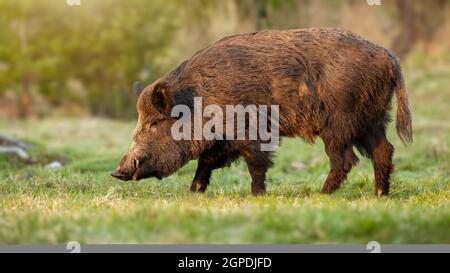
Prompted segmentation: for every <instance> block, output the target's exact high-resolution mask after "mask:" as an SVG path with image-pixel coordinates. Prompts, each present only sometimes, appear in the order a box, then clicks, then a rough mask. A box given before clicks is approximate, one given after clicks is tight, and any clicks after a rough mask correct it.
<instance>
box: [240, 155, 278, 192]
mask: <svg viewBox="0 0 450 273" xmlns="http://www.w3.org/2000/svg"><path fill="white" fill-rule="evenodd" d="M242 156H243V157H244V159H245V162H246V163H247V167H248V170H249V172H250V176H251V177H252V194H253V195H255V196H257V195H263V194H265V193H266V185H265V179H266V172H267V170H268V169H269V168H270V167H271V165H272V161H271V154H270V153H267V152H261V151H256V150H245V151H244V152H242Z"/></svg>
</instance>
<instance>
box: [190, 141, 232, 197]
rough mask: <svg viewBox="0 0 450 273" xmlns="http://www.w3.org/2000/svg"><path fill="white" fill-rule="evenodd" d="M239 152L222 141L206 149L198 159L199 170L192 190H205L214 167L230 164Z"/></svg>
mask: <svg viewBox="0 0 450 273" xmlns="http://www.w3.org/2000/svg"><path fill="white" fill-rule="evenodd" d="M238 157H239V153H238V152H237V151H235V150H233V149H231V148H230V147H228V146H227V145H225V144H224V143H222V142H218V143H217V144H215V145H214V146H213V147H212V148H211V149H209V150H207V151H205V152H204V153H202V154H201V155H200V158H199V159H198V166H197V171H196V172H195V176H194V181H192V184H191V192H205V191H206V188H207V187H208V185H209V180H210V178H211V173H212V171H213V170H214V169H218V168H223V167H225V166H229V165H230V164H231V163H232V162H233V161H234V160H236V159H237V158H238Z"/></svg>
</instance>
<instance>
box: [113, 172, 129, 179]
mask: <svg viewBox="0 0 450 273" xmlns="http://www.w3.org/2000/svg"><path fill="white" fill-rule="evenodd" d="M111 176H112V177H114V178H117V179H120V180H123V181H128V180H130V179H131V177H129V176H128V175H126V174H125V173H123V172H121V171H120V170H115V171H114V172H112V173H111Z"/></svg>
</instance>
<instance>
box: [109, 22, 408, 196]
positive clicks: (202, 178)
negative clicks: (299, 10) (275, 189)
mask: <svg viewBox="0 0 450 273" xmlns="http://www.w3.org/2000/svg"><path fill="white" fill-rule="evenodd" d="M138 89H139V88H138ZM137 91H139V94H138V101H137V111H138V114H139V117H138V122H137V127H136V129H135V132H134V137H133V142H132V145H131V147H130V148H129V151H128V152H127V154H126V155H125V156H124V157H123V159H122V160H121V161H120V164H119V166H118V168H117V169H116V171H115V172H114V173H112V176H113V177H116V178H118V179H121V180H131V179H135V180H140V179H143V178H147V177H157V178H159V179H161V178H163V177H166V176H169V175H170V174H172V173H174V172H175V171H176V170H178V169H179V168H180V167H182V166H183V165H184V164H186V163H187V162H188V161H190V160H193V159H198V167H197V171H196V173H195V177H194V179H193V182H192V185H191V191H193V192H204V191H205V190H206V188H207V186H208V184H209V180H210V176H211V172H212V171H213V170H214V169H217V168H222V167H224V166H228V165H229V164H231V163H232V162H233V161H235V160H236V159H238V158H240V157H243V158H244V160H245V162H246V164H247V166H248V169H249V172H250V175H251V178H252V184H251V191H252V194H254V195H259V194H264V193H265V191H266V187H265V178H266V172H267V170H268V168H270V166H271V165H272V157H273V151H262V150H261V149H260V145H261V143H262V142H263V141H262V140H261V139H260V138H258V139H256V140H255V139H253V140H251V139H245V140H237V139H224V138H217V139H213V140H206V139H204V138H203V139H192V140H186V139H182V140H175V139H174V138H173V136H172V133H171V132H172V131H171V127H173V125H174V124H175V123H176V122H177V121H178V120H179V118H180V117H173V115H171V111H172V110H173V109H174V107H175V106H178V105H185V106H187V107H188V108H189V109H193V108H194V109H193V110H194V112H195V107H197V106H194V103H193V102H194V99H195V98H201V99H202V105H205V106H207V105H213V104H214V105H218V106H219V107H220V108H222V109H225V107H226V106H227V105H242V106H247V105H266V106H272V105H277V106H279V108H278V109H279V113H278V115H279V119H278V124H277V126H278V130H279V136H281V137H300V138H302V139H304V140H306V141H307V142H310V143H314V140H315V139H316V138H317V137H320V138H321V139H322V141H323V143H324V146H325V152H326V154H327V155H328V157H329V160H330V170H329V174H328V176H327V178H326V180H325V183H324V186H323V188H322V192H323V193H332V192H334V191H336V190H337V189H338V188H339V187H340V185H341V183H342V182H343V181H344V180H345V179H346V176H347V174H348V172H349V171H350V169H351V168H352V166H354V165H355V164H356V163H357V162H358V157H357V156H356V154H355V152H354V150H353V147H356V148H357V149H358V150H359V151H360V153H361V154H362V155H364V156H366V157H368V158H370V159H371V160H372V162H373V165H374V172H375V194H376V195H387V194H388V193H389V177H390V174H391V172H392V171H393V169H394V166H393V164H392V156H393V153H394V147H393V146H392V144H391V143H389V141H388V140H387V138H386V127H387V124H388V123H389V122H390V114H389V112H390V109H391V100H392V96H393V94H394V93H395V95H396V98H397V105H398V107H397V117H396V129H397V133H398V135H399V137H400V138H401V140H402V141H403V142H404V143H405V144H407V143H410V142H412V117H411V110H410V106H409V102H408V93H407V90H406V88H405V83H404V80H403V76H402V72H401V67H400V64H399V60H398V59H397V58H396V57H395V55H394V54H393V53H392V52H390V51H389V50H387V49H385V48H383V47H381V46H379V45H376V44H375V43H373V42H371V41H368V40H367V39H365V38H363V37H361V36H359V35H356V34H353V33H351V32H348V31H344V30H339V29H326V28H315V29H299V30H288V31H262V32H253V33H248V34H238V35H234V36H229V37H225V38H222V39H220V40H218V41H216V42H215V43H213V44H211V45H210V46H208V47H206V48H204V49H203V50H200V51H198V52H197V53H195V54H194V55H193V56H192V57H191V58H190V59H188V60H186V61H184V62H182V63H181V64H180V65H179V66H178V67H176V68H175V69H174V70H173V71H171V72H169V73H168V74H167V75H165V76H163V77H162V78H160V79H158V80H157V81H155V82H154V83H152V84H151V85H149V86H147V87H146V88H145V89H144V90H143V91H141V90H137ZM265 118H267V119H269V118H270V115H267V116H266V117H265ZM205 120H207V118H205ZM246 121H248V117H247V116H246ZM245 128H246V130H248V127H245ZM227 130H228V129H223V130H218V131H217V132H216V135H221V134H225V133H226V131H227ZM299 152H301V151H299Z"/></svg>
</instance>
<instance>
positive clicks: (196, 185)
mask: <svg viewBox="0 0 450 273" xmlns="http://www.w3.org/2000/svg"><path fill="white" fill-rule="evenodd" d="M206 186H207V185H205V184H202V183H201V182H198V181H194V182H192V185H191V192H205V191H206Z"/></svg>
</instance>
